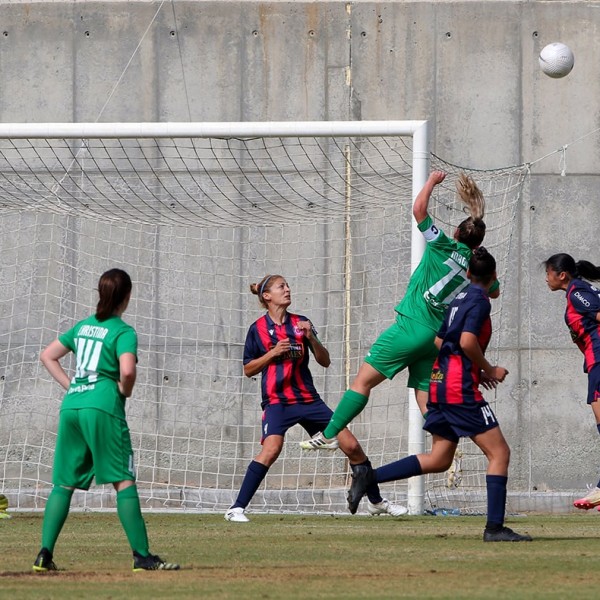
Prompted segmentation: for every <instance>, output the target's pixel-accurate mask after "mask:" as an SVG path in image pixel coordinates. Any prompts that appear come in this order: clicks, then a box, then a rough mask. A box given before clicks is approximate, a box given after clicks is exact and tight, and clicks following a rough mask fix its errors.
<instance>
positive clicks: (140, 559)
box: [133, 551, 179, 572]
mask: <svg viewBox="0 0 600 600" xmlns="http://www.w3.org/2000/svg"><path fill="white" fill-rule="evenodd" d="M133 571H134V572H138V571H179V565H178V564H177V563H168V562H165V561H164V560H163V559H162V558H161V557H160V556H158V555H156V554H154V555H153V554H148V556H142V555H141V554H138V553H137V552H135V551H134V552H133Z"/></svg>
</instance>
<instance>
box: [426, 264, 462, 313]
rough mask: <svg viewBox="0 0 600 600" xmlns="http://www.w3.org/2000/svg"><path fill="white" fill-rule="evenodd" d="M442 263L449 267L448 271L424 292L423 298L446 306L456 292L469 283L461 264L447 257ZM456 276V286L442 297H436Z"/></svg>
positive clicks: (454, 296)
mask: <svg viewBox="0 0 600 600" xmlns="http://www.w3.org/2000/svg"><path fill="white" fill-rule="evenodd" d="M444 264H445V265H446V266H447V267H448V268H449V269H450V272H449V273H447V274H446V275H444V277H442V278H441V279H440V280H439V281H438V282H436V283H434V284H433V285H432V286H431V287H430V288H429V289H428V290H427V291H426V292H425V298H426V299H427V300H428V301H429V302H432V303H434V304H443V305H445V306H448V304H450V302H452V300H454V298H456V296H457V294H458V293H459V292H460V291H461V290H463V289H464V288H466V287H467V285H469V280H468V279H467V273H466V271H465V269H464V267H462V266H461V265H459V264H458V263H457V262H456V261H455V260H453V259H452V258H448V259H447V260H445V261H444ZM455 277H457V278H458V279H457V281H456V287H455V288H454V289H452V290H450V291H449V292H448V293H447V294H446V296H445V297H444V298H438V294H440V293H441V292H442V291H443V289H444V288H445V287H446V286H447V285H448V284H449V283H450V282H451V281H452V280H453V279H454V278H455Z"/></svg>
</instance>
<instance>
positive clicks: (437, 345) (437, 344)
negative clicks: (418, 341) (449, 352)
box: [433, 335, 444, 352]
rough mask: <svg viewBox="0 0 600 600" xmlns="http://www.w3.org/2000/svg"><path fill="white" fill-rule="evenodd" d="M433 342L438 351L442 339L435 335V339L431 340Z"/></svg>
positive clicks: (440, 347)
mask: <svg viewBox="0 0 600 600" xmlns="http://www.w3.org/2000/svg"><path fill="white" fill-rule="evenodd" d="M433 343H434V344H435V347H436V348H437V349H438V352H439V351H440V350H441V349H442V344H443V343H444V339H443V338H441V337H439V336H437V335H436V336H435V340H433Z"/></svg>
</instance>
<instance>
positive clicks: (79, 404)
mask: <svg viewBox="0 0 600 600" xmlns="http://www.w3.org/2000/svg"><path fill="white" fill-rule="evenodd" d="M58 341H59V342H60V343H61V344H62V345H63V346H65V348H68V349H69V350H71V351H72V352H73V353H74V354H75V375H74V376H73V378H72V379H71V385H70V386H69V389H68V390H67V393H66V394H65V398H64V400H63V403H62V406H61V409H67V408H96V409H99V410H103V411H104V412H107V413H109V414H111V415H114V416H115V417H120V418H123V419H124V418H125V396H123V395H122V394H121V393H120V392H119V388H118V385H117V384H118V381H119V377H120V369H119V357H120V356H121V355H122V354H124V353H126V352H130V353H131V354H133V355H135V356H136V357H137V335H136V332H135V329H134V328H133V327H131V325H127V323H125V322H124V321H123V320H122V319H121V318H120V317H117V316H112V317H110V318H108V319H105V320H104V321H99V320H98V319H97V318H96V316H95V315H92V316H91V317H88V318H87V319H84V320H83V321H80V322H79V323H77V325H75V327H73V328H72V329H70V330H69V331H67V332H66V333H63V334H62V335H60V336H59V337H58Z"/></svg>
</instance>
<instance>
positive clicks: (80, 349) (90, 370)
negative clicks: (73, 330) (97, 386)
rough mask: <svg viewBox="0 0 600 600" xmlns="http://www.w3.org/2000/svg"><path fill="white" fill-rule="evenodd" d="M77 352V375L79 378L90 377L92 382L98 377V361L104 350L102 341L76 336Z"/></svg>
mask: <svg viewBox="0 0 600 600" xmlns="http://www.w3.org/2000/svg"><path fill="white" fill-rule="evenodd" d="M75 345H76V346H77V352H76V353H75V356H76V358H77V365H76V367H75V377H76V378H77V379H84V378H85V377H87V378H88V381H89V382H90V383H93V382H94V381H96V380H97V379H98V361H99V360H100V353H101V352H102V342H100V341H98V340H90V339H86V338H75Z"/></svg>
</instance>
